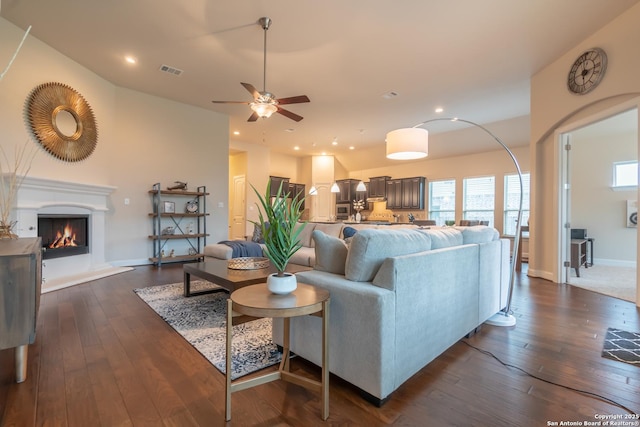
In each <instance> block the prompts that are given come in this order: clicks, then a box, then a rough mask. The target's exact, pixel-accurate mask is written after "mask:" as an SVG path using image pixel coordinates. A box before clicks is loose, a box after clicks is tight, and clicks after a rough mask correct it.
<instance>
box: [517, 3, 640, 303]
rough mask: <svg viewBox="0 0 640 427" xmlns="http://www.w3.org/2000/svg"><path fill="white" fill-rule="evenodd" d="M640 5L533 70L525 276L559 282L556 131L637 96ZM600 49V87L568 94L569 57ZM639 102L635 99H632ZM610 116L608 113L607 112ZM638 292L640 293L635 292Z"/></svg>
mask: <svg viewBox="0 0 640 427" xmlns="http://www.w3.org/2000/svg"><path fill="white" fill-rule="evenodd" d="M638 22H640V5H636V6H634V7H633V8H631V9H630V10H628V11H627V12H626V13H624V14H623V15H621V16H619V17H618V18H617V19H615V20H614V21H612V22H611V23H609V24H608V25H607V26H605V27H603V28H602V29H601V30H599V31H597V32H596V33H594V34H593V35H592V36H591V37H589V38H587V39H586V40H584V41H583V42H581V43H580V44H578V45H577V46H576V47H575V48H574V49H572V50H570V51H569V52H567V53H566V54H565V55H563V56H562V57H560V58H559V59H558V60H557V61H555V62H553V63H552V64H550V65H549V66H547V67H545V68H544V69H542V70H541V71H540V72H538V73H536V74H535V75H534V76H533V78H532V81H531V147H530V151H531V172H532V200H531V204H532V206H531V209H532V213H531V221H530V223H531V230H532V231H531V238H530V247H529V251H530V259H529V274H530V275H532V276H537V277H544V278H547V279H549V280H553V281H559V278H560V277H561V271H560V270H561V268H560V267H559V259H560V246H559V244H558V242H559V239H560V224H559V218H560V215H559V211H560V207H559V204H558V202H559V196H558V194H559V189H560V184H559V183H560V180H559V178H558V172H559V170H560V169H559V161H560V158H559V154H558V148H557V135H556V134H555V132H556V131H557V130H563V131H567V130H570V129H571V128H572V126H578V125H579V124H581V123H582V122H583V121H584V120H585V117H589V116H594V117H595V116H598V115H602V114H603V113H606V112H607V111H611V108H612V106H615V105H616V104H621V103H623V102H625V101H629V100H630V99H633V98H634V97H637V96H638V95H640V81H639V80H638V78H637V70H638V69H640V56H639V55H637V40H640V26H638ZM594 46H597V47H600V48H602V49H604V50H605V51H606V53H607V55H608V59H609V61H608V68H607V71H606V75H605V76H604V79H603V81H602V83H601V84H600V86H598V87H597V88H596V89H595V90H593V91H592V92H591V93H588V94H586V95H582V96H577V95H572V94H571V93H569V91H568V90H567V87H566V79H567V74H568V72H569V69H570V67H571V64H572V63H573V61H574V60H575V59H576V58H577V57H578V56H579V55H580V54H581V53H582V52H583V51H584V50H586V49H588V48H591V47H594ZM631 104H637V102H631ZM611 114H612V113H611ZM639 295H640V292H639Z"/></svg>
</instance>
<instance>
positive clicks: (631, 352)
mask: <svg viewBox="0 0 640 427" xmlns="http://www.w3.org/2000/svg"><path fill="white" fill-rule="evenodd" d="M602 357H606V358H608V359H613V360H618V361H620V362H625V363H630V364H632V365H636V366H640V334H638V333H636V332H627V331H622V330H620V329H614V328H609V329H607V335H606V336H605V338H604V346H603V348H602Z"/></svg>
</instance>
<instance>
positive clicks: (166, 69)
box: [160, 65, 184, 76]
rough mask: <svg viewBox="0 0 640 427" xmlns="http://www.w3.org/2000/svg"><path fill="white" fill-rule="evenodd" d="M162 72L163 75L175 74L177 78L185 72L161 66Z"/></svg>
mask: <svg viewBox="0 0 640 427" xmlns="http://www.w3.org/2000/svg"><path fill="white" fill-rule="evenodd" d="M160 71H162V72H163V73H169V74H173V75H176V76H179V75H180V74H182V73H183V72H184V71H182V70H181V69H179V68H175V67H170V66H168V65H161V66H160Z"/></svg>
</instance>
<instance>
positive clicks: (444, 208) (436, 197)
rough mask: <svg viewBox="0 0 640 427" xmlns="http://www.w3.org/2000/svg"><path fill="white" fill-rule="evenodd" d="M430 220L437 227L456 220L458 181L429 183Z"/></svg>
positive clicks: (449, 180)
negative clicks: (433, 221)
mask: <svg viewBox="0 0 640 427" xmlns="http://www.w3.org/2000/svg"><path fill="white" fill-rule="evenodd" d="M429 219H435V220H436V224H437V225H445V221H455V220H456V180H455V179H448V180H444V181H430V182H429Z"/></svg>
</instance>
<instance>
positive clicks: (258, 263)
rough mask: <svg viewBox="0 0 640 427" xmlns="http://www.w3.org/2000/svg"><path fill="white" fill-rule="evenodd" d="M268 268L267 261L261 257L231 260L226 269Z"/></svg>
mask: <svg viewBox="0 0 640 427" xmlns="http://www.w3.org/2000/svg"><path fill="white" fill-rule="evenodd" d="M267 267H269V259H268V258H263V257H239V258H231V259H230V260H229V262H228V268H230V269H232V270H259V269H261V268H267Z"/></svg>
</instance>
